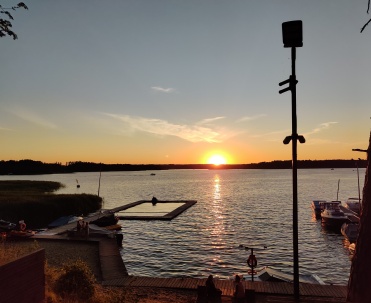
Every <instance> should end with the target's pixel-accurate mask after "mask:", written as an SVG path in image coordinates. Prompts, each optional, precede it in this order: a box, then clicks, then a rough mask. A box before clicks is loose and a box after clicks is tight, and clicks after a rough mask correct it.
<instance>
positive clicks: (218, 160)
mask: <svg viewBox="0 0 371 303" xmlns="http://www.w3.org/2000/svg"><path fill="white" fill-rule="evenodd" d="M207 164H214V165H220V164H227V160H226V159H225V158H224V157H223V156H221V155H213V156H211V157H210V158H209V159H208V160H207Z"/></svg>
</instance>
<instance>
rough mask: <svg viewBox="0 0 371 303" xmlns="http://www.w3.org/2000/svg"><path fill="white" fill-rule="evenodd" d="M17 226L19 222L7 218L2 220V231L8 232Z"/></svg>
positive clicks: (0, 228) (0, 221)
mask: <svg viewBox="0 0 371 303" xmlns="http://www.w3.org/2000/svg"><path fill="white" fill-rule="evenodd" d="M16 228H17V224H15V223H12V222H9V221H5V220H0V231H5V232H8V231H11V230H13V229H16Z"/></svg>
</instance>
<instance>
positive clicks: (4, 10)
mask: <svg viewBox="0 0 371 303" xmlns="http://www.w3.org/2000/svg"><path fill="white" fill-rule="evenodd" d="M18 8H23V9H27V10H28V7H27V6H26V4H24V3H23V2H19V3H18V4H17V5H15V6H12V7H3V6H2V5H1V4H0V13H1V14H2V16H3V15H6V19H3V18H0V38H2V37H6V36H11V37H13V40H16V39H18V36H17V35H16V33H15V32H13V31H12V30H11V29H12V27H13V24H12V21H11V20H14V18H13V16H12V15H11V14H10V13H9V11H10V10H13V11H15V10H17V9H18Z"/></svg>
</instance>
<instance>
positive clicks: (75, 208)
mask: <svg viewBox="0 0 371 303" xmlns="http://www.w3.org/2000/svg"><path fill="white" fill-rule="evenodd" d="M61 187H63V185H62V184H61V183H58V182H51V181H0V219H3V220H8V221H11V222H15V223H16V222H18V221H19V220H25V222H26V223H27V227H29V228H42V227H45V226H47V225H48V224H49V223H50V222H52V221H53V220H55V219H57V218H59V217H61V216H66V215H82V214H84V215H86V214H88V213H91V212H95V211H97V210H99V209H100V208H101V206H102V198H100V197H98V196H96V195H90V194H71V195H68V194H62V195H57V194H55V193H54V192H55V191H56V190H58V189H59V188H61Z"/></svg>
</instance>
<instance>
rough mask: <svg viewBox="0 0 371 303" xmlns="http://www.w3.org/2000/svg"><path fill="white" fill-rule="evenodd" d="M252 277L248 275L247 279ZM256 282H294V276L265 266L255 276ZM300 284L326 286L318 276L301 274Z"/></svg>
mask: <svg viewBox="0 0 371 303" xmlns="http://www.w3.org/2000/svg"><path fill="white" fill-rule="evenodd" d="M250 277H251V275H247V276H246V277H245V279H250ZM254 281H267V282H290V283H293V282H294V276H293V275H292V274H290V273H286V272H283V271H281V270H278V269H274V268H272V267H269V266H264V267H263V268H261V269H259V270H257V271H256V275H254ZM299 282H301V283H311V284H321V285H324V284H325V282H324V281H323V280H322V279H321V278H320V277H319V276H317V275H316V274H300V275H299Z"/></svg>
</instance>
